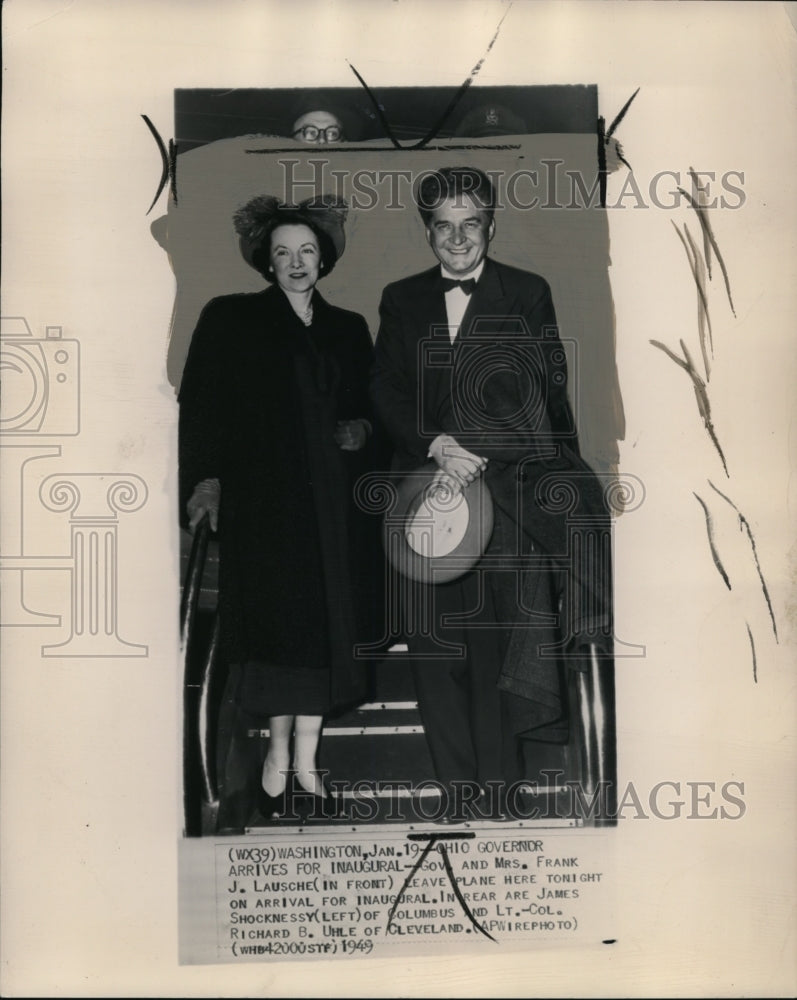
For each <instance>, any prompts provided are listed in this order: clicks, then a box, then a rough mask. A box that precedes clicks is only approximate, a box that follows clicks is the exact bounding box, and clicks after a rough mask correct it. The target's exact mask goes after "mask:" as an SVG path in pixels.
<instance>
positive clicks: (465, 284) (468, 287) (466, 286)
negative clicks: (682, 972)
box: [443, 278, 476, 295]
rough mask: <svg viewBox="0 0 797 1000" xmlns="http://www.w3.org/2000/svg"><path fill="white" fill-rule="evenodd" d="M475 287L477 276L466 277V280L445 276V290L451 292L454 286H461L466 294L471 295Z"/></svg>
mask: <svg viewBox="0 0 797 1000" xmlns="http://www.w3.org/2000/svg"><path fill="white" fill-rule="evenodd" d="M475 287H476V279H475V278H465V279H464V281H457V279H456V278H443V291H444V292H450V291H451V289H452V288H461V289H462V291H463V292H464V293H465V294H466V295H471V294H472V293H473V289H474V288H475Z"/></svg>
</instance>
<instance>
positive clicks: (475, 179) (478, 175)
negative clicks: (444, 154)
mask: <svg viewBox="0 0 797 1000" xmlns="http://www.w3.org/2000/svg"><path fill="white" fill-rule="evenodd" d="M466 195H467V196H468V197H469V198H470V199H471V201H473V203H474V204H475V205H476V206H477V207H478V208H480V209H481V210H482V211H483V212H486V213H487V215H488V216H489V218H490V220H492V217H493V214H494V212H495V189H494V188H493V184H492V181H491V180H490V178H489V177H488V176H487V174H485V173H484V171H483V170H479V169H478V168H477V167H441V168H440V169H439V170H435V171H432V172H430V173H427V174H423V175H422V177H421V179H420V180H419V182H418V184H417V185H416V188H415V204H416V206H417V208H418V211H419V212H420V215H421V218H422V219H423V221H424V224H425V225H429V223H430V222H431V221H432V215H433V214H434V211H435V209H436V208H438V207H439V206H440V205H441V204H442V203H443V202H444V201H448V200H450V199H452V198H453V199H461V198H463V197H465V196H466Z"/></svg>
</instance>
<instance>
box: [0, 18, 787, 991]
mask: <svg viewBox="0 0 797 1000" xmlns="http://www.w3.org/2000/svg"><path fill="white" fill-rule="evenodd" d="M792 6H793V5H792ZM507 10H508V13H507ZM505 13H507V16H506V20H505V22H504V25H503V28H502V31H501V34H500V36H499V38H498V41H497V42H496V44H495V46H494V48H493V49H492V51H491V53H490V54H489V57H488V58H487V60H486V62H485V64H484V66H483V68H482V70H481V73H480V75H479V78H478V84H482V85H485V86H487V85H497V84H518V85H520V84H543V83H595V84H597V85H598V88H599V98H600V108H601V113H602V114H604V115H605V117H606V118H607V120H609V121H610V120H611V119H612V117H613V116H614V115H615V114H616V112H617V111H618V110H619V109H620V107H621V106H622V105H623V103H624V102H625V101H626V100H627V98H628V97H629V96H630V94H631V93H632V92H633V91H634V90H635V89H636V87H638V86H639V87H641V91H640V94H639V96H638V97H637V99H636V101H635V103H634V105H633V106H632V109H631V111H630V112H629V114H628V116H627V119H626V121H625V122H624V123H623V125H622V126H621V128H620V131H619V133H618V135H619V137H620V139H621V141H622V142H623V146H624V148H625V151H626V154H627V157H628V159H629V160H630V162H631V163H632V165H633V167H634V172H635V176H636V177H637V179H638V181H639V182H640V186H641V187H642V189H643V190H644V189H645V185H646V184H647V182H648V180H649V179H650V178H651V177H652V176H653V175H654V174H655V173H656V172H658V171H660V170H665V169H670V170H675V171H680V172H681V176H682V179H683V181H684V182H686V180H687V177H686V171H687V169H688V168H689V167H690V166H693V167H694V168H695V169H698V170H714V171H716V172H717V173H718V174H721V173H722V172H724V171H725V170H741V171H744V174H745V192H746V198H747V200H746V203H745V205H744V207H743V208H741V209H740V210H738V211H728V210H726V211H717V212H716V213H714V215H713V223H714V231H715V234H716V236H717V239H718V241H719V243H720V247H721V249H722V252H723V254H724V257H725V260H726V262H727V264H728V270H729V272H730V277H731V282H732V290H733V295H734V301H735V305H736V312H737V318H736V319H735V320H734V318H733V317H732V315H731V313H730V310H729V309H728V308H727V303H726V302H725V301H724V298H723V295H722V293H721V288H720V286H719V285H718V283H717V281H716V279H715V281H714V282H713V283H712V287H711V295H712V318H713V320H714V324H715V331H714V339H715V348H716V359H715V367H714V372H713V375H712V382H711V398H712V402H713V406H714V418H715V423H716V426H717V429H718V433H719V434H720V436H721V438H722V441H723V445H724V447H725V451H726V456H727V459H728V464H729V469H730V470H731V478H730V480H726V479H725V478H724V476H723V475H722V472H721V470H720V469H719V466H718V464H717V461H716V456H715V455H714V453H713V452H712V450H711V448H710V445H709V444H708V441H707V438H706V435H705V433H704V431H703V429H702V427H701V425H700V421H699V418H698V415H697V411H696V407H695V402H694V396H693V393H692V389H691V386H690V384H689V381H688V378H687V376H686V375H685V374H684V373H683V372H682V371H680V370H679V369H678V368H676V366H675V365H674V364H673V363H672V362H671V361H669V360H667V359H666V358H665V357H664V355H663V354H661V353H660V352H658V351H656V350H655V349H654V348H653V347H651V346H650V345H649V339H651V338H654V339H659V340H662V341H665V342H666V343H668V344H669V345H670V346H672V347H673V348H675V347H676V346H677V342H678V339H679V338H680V337H684V338H685V339H688V341H689V343H690V344H691V345H693V346H694V345H695V344H696V306H695V292H694V287H693V285H692V281H691V277H690V276H689V273H688V269H687V264H686V259H685V256H684V253H683V249H682V247H681V245H680V243H679V242H678V239H677V237H676V235H675V233H674V231H673V228H672V225H671V219H673V218H674V219H676V220H677V221H679V222H683V221H689V222H690V228H692V230H693V231H694V232H697V225H696V222H695V221H694V216H693V215H692V216H690V215H689V214H688V213H687V212H685V211H680V212H678V213H675V212H667V211H663V210H660V209H656V208H650V209H642V210H633V209H632V208H631V207H630V206H631V205H633V199H631V198H629V199H628V200H627V201H626V204H627V205H628V206H629V207H628V208H627V209H626V210H624V211H614V212H612V213H611V214H610V232H611V257H612V265H613V266H612V268H611V279H612V284H613V289H614V298H615V307H616V314H617V339H618V364H619V369H620V378H621V383H622V387H623V393H624V400H625V406H626V415H627V419H628V433H627V438H626V441H625V443H624V444H623V446H622V459H623V467H624V469H625V471H628V472H630V473H633V474H634V475H637V476H639V477H640V478H641V479H642V480H643V482H644V483H645V487H646V490H647V499H646V501H645V504H644V505H643V506H642V508H641V509H640V510H639V511H638V512H636V513H634V514H633V515H630V516H628V517H627V518H624V519H621V521H620V523H619V524H618V532H617V544H618V552H617V577H618V584H617V606H618V612H617V620H618V623H617V632H618V635H619V637H620V638H621V639H625V640H627V641H630V642H640V643H644V644H645V645H646V647H647V656H646V657H645V659H644V660H636V659H634V660H627V661H622V660H621V661H618V671H617V683H618V719H619V754H620V778H621V788H622V787H623V785H624V784H625V782H627V781H631V780H632V781H633V782H634V785H635V787H636V788H637V789H638V790H640V794H641V796H642V797H643V799H644V798H645V796H646V795H647V793H648V791H649V790H650V789H651V788H652V787H653V786H654V785H655V784H656V783H657V782H660V781H664V780H673V781H680V782H681V783H682V784H683V783H685V782H687V781H703V780H705V781H715V782H716V783H717V785H718V786H719V785H721V784H722V783H723V782H725V781H729V780H741V781H744V783H745V804H746V809H747V811H746V814H745V816H744V817H743V818H742V819H740V820H738V821H735V822H734V821H725V822H721V821H711V820H687V819H685V818H682V819H680V820H673V821H669V822H667V821H662V820H657V819H651V820H647V821H642V820H639V821H637V820H633V819H631V816H632V815H633V811H634V810H633V809H630V810H628V811H627V813H626V815H627V817H628V818H627V819H626V820H624V821H623V822H621V824H620V828H619V830H618V831H617V834H616V835H617V837H618V846H619V852H618V853H619V856H620V858H621V859H622V863H621V867H620V871H619V873H618V878H619V892H620V926H619V929H618V943H617V944H616V945H615V946H613V948H612V949H605V948H604V949H599V948H597V947H596V948H595V949H588V950H583V951H578V952H577V953H567V955H565V954H563V953H562V952H561V951H551V952H545V951H534V952H530V953H529V954H528V955H518V954H515V955H501V956H500V958H497V959H496V960H495V961H494V962H486V961H481V962H478V963H476V962H474V961H469V960H468V958H467V956H462V955H454V956H450V957H441V958H439V959H416V960H405V959H401V960H397V961H384V962H378V963H377V962H370V961H356V962H350V963H344V962H340V961H339V962H336V963H332V964H326V963H313V964H308V965H300V964H297V963H293V962H291V963H286V964H280V965H276V964H263V965H262V966H255V967H246V968H238V967H236V968H231V967H203V968H180V967H178V966H177V964H176V954H177V926H176V910H177V906H176V892H177V843H176V839H177V831H178V830H179V828H180V800H179V769H180V764H179V761H180V731H179V725H180V704H181V692H180V680H181V678H180V676H179V674H180V670H179V655H178V636H177V622H176V611H175V607H174V605H175V595H176V593H177V588H178V580H177V570H178V553H177V539H176V532H175V526H174V509H175V500H174V492H175V481H176V480H175V472H176V441H175V419H176V407H175V404H174V402H173V398H172V395H173V394H172V392H171V390H170V389H169V388H168V386H167V384H166V379H165V367H164V364H165V353H166V346H167V334H168V322H169V316H170V310H171V302H172V296H173V291H174V283H173V279H172V276H171V274H170V272H169V270H168V267H167V265H166V259H165V257H164V254H163V252H162V251H161V249H160V248H159V247H158V246H157V245H156V244H155V242H154V241H153V240H152V237H151V235H150V233H149V223H150V221H151V219H152V218H154V217H155V216H156V215H157V214H159V213H160V212H162V211H163V210H165V196H163V198H162V201H161V203H160V204H159V206H158V207H156V209H155V210H154V211H153V213H152V215H151V216H150V217H149V218H147V217H145V212H146V210H147V208H148V207H149V203H150V201H151V199H152V196H153V194H154V191H155V187H156V184H157V179H158V176H159V172H160V158H159V156H158V154H157V151H156V149H155V145H154V143H153V141H152V138H151V136H150V135H149V132H148V131H147V129H146V127H145V125H144V123H143V122H142V120H141V117H140V116H141V114H147V115H148V116H149V117H150V118H151V119H152V121H153V123H154V124H155V125H156V126H157V127H158V128H159V130H160V132H161V134H162V135H163V136H164V137H165V138H168V137H169V136H170V135H171V134H172V130H173V92H174V89H175V88H178V87H179V88H187V87H236V86H241V87H257V86H263V87H267V86H303V87H305V86H306V87H310V86H314V85H318V86H324V85H326V86H349V85H352V86H353V85H354V84H355V80H354V77H353V76H352V74H351V71H350V69H349V67H348V65H347V60H348V61H349V62H351V63H352V64H353V65H355V66H356V67H357V69H358V70H359V71H360V73H362V75H363V76H364V77H365V79H366V80H368V81H369V82H370V83H371V84H372V85H373V86H376V87H388V86H395V85H402V84H408V83H410V84H418V85H432V86H434V85H438V86H439V85H452V84H453V85H455V84H458V83H459V82H461V80H462V79H464V77H465V76H466V75H467V73H468V72H469V71H470V69H471V68H472V67H473V66H474V65H475V63H476V62H477V61H478V59H479V58H480V57H481V56H482V55H483V54H484V51H485V49H486V46H487V44H488V42H489V39H490V38H491V37H492V35H493V33H494V31H495V28H496V25H497V24H498V21H499V20H500V18H501V16H502V15H503V14H505ZM796 39H797V36H795V30H794V27H793V24H792V22H791V21H790V19H789V17H788V15H787V11H786V9H785V8H784V5H781V4H743V3H738V4H730V3H716V4H712V3H707V4H699V5H698V4H688V5H684V4H675V3H662V4H647V3H637V4H633V5H632V4H626V3H600V4H598V3H590V4H581V3H552V4H548V3H541V4H536V3H515V4H514V5H513V6H511V7H510V6H509V5H507V4H503V3H492V2H468V0H465V2H462V0H459V2H448V0H442V2H438V3H434V4H431V3H428V2H427V3H413V2H409V3H408V2H404V0H401V2H393V3H388V2H380V0H377V2H374V0H369V2H365V0H361V2H358V0H349V2H338V3H300V2H294V3H291V4H288V3H287V2H286V3H280V2H265V3H255V2H247V0H238V2H229V3H223V4H222V3H209V2H188V0H169V2H151V0H140V2H137V3H126V4H119V3H117V4H108V3H102V2H98V0H74V2H72V3H58V2H53V0H46V2H44V0H10V2H7V3H6V4H5V6H4V41H5V44H4V64H5V70H6V71H5V101H4V116H3V139H4V145H3V148H4V157H3V160H4V162H3V194H4V199H3V205H4V212H3V248H4V254H3V264H4V287H3V315H13V316H20V315H21V316H25V317H26V318H27V320H28V323H29V324H30V326H31V329H32V330H33V332H34V334H35V335H36V336H41V335H42V334H43V331H44V328H45V326H47V325H60V326H62V327H63V330H64V336H65V337H74V338H77V339H79V341H80V344H81V353H82V365H81V368H82V386H81V389H82V396H81V400H82V414H83V422H82V431H81V434H80V435H79V436H78V437H76V438H71V439H62V440H61V442H60V443H61V445H62V457H61V458H60V459H58V460H57V461H56V462H55V463H53V464H51V465H48V467H47V470H46V471H47V472H50V471H59V472H81V471H86V472H114V473H116V472H125V473H131V474H135V475H139V476H141V477H142V478H143V479H144V480H145V481H146V483H147V486H148V489H149V496H148V499H147V502H146V504H145V506H144V507H143V508H142V509H141V510H140V511H138V512H137V513H131V514H127V515H120V521H119V562H120V581H119V609H120V622H119V631H120V634H121V635H122V636H123V637H124V638H125V639H127V640H129V641H131V642H139V643H145V644H146V645H147V646H148V647H149V655H148V657H146V658H138V659H127V660H125V659H85V660H80V659H58V658H55V659H52V658H51V659H44V658H42V657H41V655H40V649H41V646H42V645H43V644H44V643H46V642H52V641H59V640H60V639H61V638H63V633H62V631H59V630H55V629H50V630H46V629H33V628H16V629H6V630H4V634H3V637H2V639H3V673H2V685H3V686H2V732H3V753H2V823H3V827H2V847H3V871H2V877H3V899H2V907H3V922H2V949H3V953H2V958H3V984H2V991H3V994H4V995H6V996H23V995H36V994H37V993H38V994H42V995H49V996H66V995H73V996H74V995H81V996H94V995H96V996H104V995H109V996H124V995H142V996H143V995H147V996H178V995H188V996H213V995H224V996H261V995H262V996H274V995H283V996H288V995H291V996H301V995H313V994H317V995H341V996H355V995H356V996H360V995H362V996H366V995H385V996H407V995H414V994H417V995H429V994H432V995H460V996H462V995H573V994H582V995H606V994H615V995H617V994H622V995H656V994H663V995H684V994H689V995H712V994H714V995H716V994H721V995H749V994H751V993H754V992H755V993H759V994H761V995H778V994H783V993H787V994H789V993H792V992H793V988H794V983H795V948H794V911H793V904H794V889H795V857H794V821H795V815H794V722H795V690H794V687H795V680H794V678H795V674H794V659H795V658H794V620H795V604H794V598H793V585H792V581H793V577H794V574H795V550H794V531H793V524H794V522H795V517H794V503H793V500H792V499H791V497H790V492H789V486H790V479H789V475H790V466H791V465H793V460H794V448H793V441H792V440H790V424H791V421H792V419H793V415H794V403H793V396H794V391H793V386H794V384H795V356H794V354H795V352H794V347H793V342H794V334H793V329H794V313H795V309H794V306H795V248H794V234H795V226H794V223H795V177H794V167H795V145H796V137H795V115H794V110H795V53H796V52H797V40H796ZM623 177H624V174H618V175H615V176H613V177H611V178H610V181H609V185H610V187H609V193H610V201H611V197H612V193H614V194H615V195H616V194H617V193H618V192H619V189H620V187H621V184H622V179H623ZM425 264H426V261H422V262H421V261H419V268H420V267H422V266H425ZM41 465H42V475H44V474H45V470H44V468H43V467H44V465H45V463H44V462H42V463H41ZM707 477H710V478H712V480H713V481H714V482H715V483H716V484H717V485H718V486H720V488H721V489H723V490H724V491H725V492H727V493H728V494H729V495H730V496H732V497H733V499H734V501H735V502H736V503H737V504H738V506H739V507H740V508H741V509H742V510H743V511H744V512H745V514H746V516H747V518H748V520H749V522H750V524H751V526H752V528H753V531H754V532H755V536H756V540H757V543H758V549H759V556H760V559H761V564H762V567H763V569H764V571H765V573H766V576H767V580H768V583H769V585H770V590H771V592H772V596H773V601H774V607H775V614H776V616H777V621H778V625H779V628H780V636H781V641H780V644H779V645H776V644H775V643H774V641H773V640H772V636H771V632H770V633H768V631H767V629H768V620H767V615H766V610H765V608H764V606H763V602H762V600H761V594H760V590H759V588H758V582H757V579H756V577H755V572H754V570H752V569H751V566H752V564H751V562H750V558H749V550H748V549H746V548H745V541H744V537H743V536H741V535H740V534H739V533H738V531H737V528H736V524H735V522H734V520H733V518H732V517H729V519H728V520H727V522H726V521H722V523H720V519H718V530H719V531H720V533H721V539H722V540H723V544H724V546H725V549H724V552H725V554H726V556H727V558H728V570H729V573H731V575H732V578H733V581H734V590H733V592H732V593H729V592H728V591H727V590H726V588H725V587H724V585H723V584H722V581H721V580H720V578H719V576H718V575H717V573H716V570H715V569H714V567H713V565H712V563H711V560H710V557H709V553H708V549H707V544H706V533H705V525H704V522H703V517H702V513H701V511H700V508H699V506H698V504H697V502H696V501H695V499H694V497H693V496H692V492H693V491H697V492H699V493H700V494H701V495H703V496H704V497H707V496H709V495H710V494H711V491H710V488H709V487H708V486H707V484H706V479H707ZM4 488H5V489H9V488H10V487H9V485H8V483H7V482H4ZM25 505H26V511H32V513H31V515H30V516H31V517H34V516H35V517H36V518H37V519H39V518H40V522H41V524H40V532H41V534H40V537H41V538H42V539H44V541H42V542H41V545H42V551H43V552H47V551H52V552H54V551H59V552H62V553H64V552H66V551H68V532H67V529H66V527H65V521H64V516H63V515H55V514H50V513H47V512H44V511H42V512H41V513H39V508H38V506H37V501H36V498H35V497H33V498H32V499H31V498H30V497H26V498H25ZM5 506H6V508H7V509H8V501H7V500H6V504H5ZM719 509H721V508H719ZM37 524H38V522H37ZM13 530H14V529H13V526H9V524H8V523H7V519H6V522H5V523H4V524H3V531H4V539H8V537H9V534H10V533H11V532H13ZM65 533H66V534H65ZM47 546H49V547H50V548H49V549H48V548H47ZM65 577H66V574H63V573H52V572H51V573H45V574H42V575H41V580H39V581H37V583H36V586H35V587H33V588H32V589H31V594H30V600H31V602H32V604H33V606H35V607H37V608H40V609H42V610H47V611H50V612H51V613H53V612H55V613H61V614H68V592H67V589H66V588H67V583H66V581H65ZM745 618H747V619H748V620H749V622H750V625H751V628H752V629H753V631H754V634H755V636H756V642H757V650H758V678H759V682H758V684H753V681H752V668H751V662H750V652H749V645H748V642H747V636H746V630H745V627H744V619H745ZM688 811H689V810H688V807H687V809H685V810H684V813H685V814H686V813H687V812H688Z"/></svg>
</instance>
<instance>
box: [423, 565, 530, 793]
mask: <svg viewBox="0 0 797 1000" xmlns="http://www.w3.org/2000/svg"><path fill="white" fill-rule="evenodd" d="M492 576H493V574H492V573H486V574H480V573H479V572H477V571H474V572H470V573H468V574H467V575H466V576H464V577H462V578H460V579H459V580H455V581H453V582H451V583H447V584H440V585H437V586H433V587H427V586H423V585H420V584H419V585H417V586H416V587H414V588H413V592H412V597H413V602H414V603H416V604H417V602H419V601H420V602H423V601H426V602H430V603H427V608H428V609H429V610H430V611H431V612H432V616H433V621H434V629H433V633H432V634H431V635H429V634H418V633H417V632H416V634H408V636H407V644H408V647H409V652H410V654H411V655H412V656H413V657H419V659H413V661H412V672H413V677H414V680H415V690H416V693H417V695H418V708H419V710H420V714H421V721H422V722H423V726H424V729H425V731H426V740H427V743H428V745H429V751H430V754H431V757H432V762H433V764H434V768H435V776H436V777H437V780H438V781H440V782H442V783H443V784H445V785H450V784H451V783H452V782H460V781H462V782H476V783H478V784H479V785H482V786H484V785H485V784H486V783H487V782H488V781H498V782H505V783H506V784H507V786H508V785H511V784H512V783H514V782H515V781H519V780H520V779H521V778H522V777H523V774H522V769H521V762H520V757H519V742H518V740H517V738H516V737H515V735H514V733H513V732H512V727H511V726H510V725H509V721H508V704H507V699H508V698H510V697H512V696H511V695H507V694H506V693H505V692H502V691H499V690H498V687H497V681H498V675H499V673H500V669H501V664H502V662H503V656H504V652H505V649H506V643H507V635H506V629H504V628H501V627H500V626H497V625H496V624H495V622H496V606H495V605H496V601H495V595H494V593H493V584H492V580H491V577H492ZM446 615H457V616H458V617H460V618H461V617H463V616H465V615H467V623H466V624H465V623H459V622H458V623H452V624H450V625H445V624H443V621H444V619H445V616H446ZM427 620H429V619H428V617H427ZM480 626H487V627H480ZM451 645H453V646H458V647H459V650H460V655H457V651H456V650H455V649H454V650H452V649H450V648H449V649H447V648H446V646H451ZM441 653H442V654H443V655H442V656H441Z"/></svg>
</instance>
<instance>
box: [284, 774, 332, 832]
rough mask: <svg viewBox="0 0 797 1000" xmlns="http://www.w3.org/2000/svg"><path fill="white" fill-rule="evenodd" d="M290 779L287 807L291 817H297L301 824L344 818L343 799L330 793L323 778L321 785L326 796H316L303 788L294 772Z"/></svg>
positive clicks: (330, 790)
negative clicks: (308, 821)
mask: <svg viewBox="0 0 797 1000" xmlns="http://www.w3.org/2000/svg"><path fill="white" fill-rule="evenodd" d="M291 778H292V780H291V782H290V785H289V787H290V789H291V791H290V807H289V811H290V813H291V815H293V816H298V817H299V819H301V820H302V822H306V821H307V820H308V819H345V818H346V808H345V805H344V802H343V799H342V798H341V797H340V796H338V795H336V794H335V792H333V791H332V789H331V788H330V787H329V785H328V784H327V781H326V778H325V777H323V776H322V777H321V783H322V785H323V787H324V791H325V792H326V795H318V794H317V793H316V792H313V791H311V790H310V789H309V788H305V787H304V785H303V784H302V783H301V781H300V780H299V775H298V774H296V773H295V772H294V773H293V774H292V775H291Z"/></svg>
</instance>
